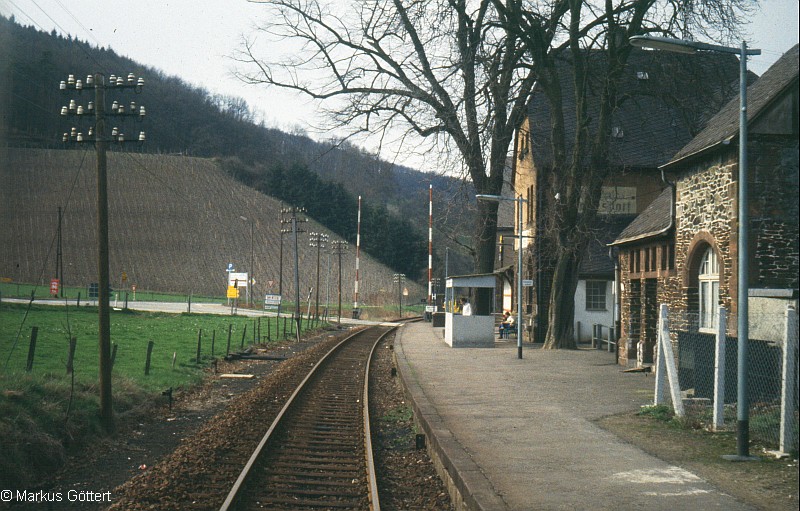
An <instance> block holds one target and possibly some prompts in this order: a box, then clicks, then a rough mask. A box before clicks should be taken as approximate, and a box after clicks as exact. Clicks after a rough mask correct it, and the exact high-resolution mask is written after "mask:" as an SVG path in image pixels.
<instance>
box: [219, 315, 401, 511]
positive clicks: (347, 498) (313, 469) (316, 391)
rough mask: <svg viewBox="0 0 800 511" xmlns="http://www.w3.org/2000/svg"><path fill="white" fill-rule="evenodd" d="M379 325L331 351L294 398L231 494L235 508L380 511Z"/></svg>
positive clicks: (228, 504)
mask: <svg viewBox="0 0 800 511" xmlns="http://www.w3.org/2000/svg"><path fill="white" fill-rule="evenodd" d="M392 330H393V328H392V327H383V326H376V327H371V328H368V329H365V330H362V331H360V332H358V333H355V334H353V335H352V336H349V337H348V338H346V339H345V340H344V341H342V342H341V343H339V344H338V345H337V346H336V347H335V348H334V349H332V350H331V351H330V352H329V353H328V354H327V355H326V356H325V357H324V358H323V359H322V360H321V361H320V362H319V363H317V364H316V365H315V366H314V367H313V369H312V370H311V372H310V373H309V374H308V376H306V378H305V379H304V380H303V382H302V383H301V385H300V386H299V387H298V388H297V389H296V390H295V391H294V393H293V394H292V396H291V397H290V398H289V400H288V401H287V403H286V404H285V405H284V407H283V409H282V410H281V411H280V413H279V414H278V416H277V417H276V419H275V421H274V422H273V423H272V425H271V426H270V427H269V429H268V431H267V433H266V434H265V435H264V437H263V438H262V439H261V442H260V443H259V444H258V447H257V448H256V449H255V451H254V453H253V454H252V456H251V457H250V459H249V460H248V462H247V464H246V465H245V468H244V469H243V470H242V472H241V474H240V475H239V478H238V479H237V481H236V483H235V484H234V486H233V488H232V489H231V491H230V492H229V494H228V496H227V498H226V500H225V502H224V503H223V505H222V507H221V508H220V510H221V511H227V510H233V509H237V510H238V509H275V510H281V509H294V510H300V509H315V510H320V509H323V510H324V509H331V510H346V509H357V510H366V509H371V510H372V511H378V510H379V509H380V504H379V502H378V491H377V484H376V480H375V470H374V466H373V462H372V447H371V443H370V442H371V440H370V432H369V413H368V406H367V403H369V399H368V390H367V388H368V384H367V383H368V381H369V377H368V372H369V361H370V359H371V357H372V352H373V351H374V348H375V346H376V345H377V343H378V342H379V341H380V340H381V339H382V338H383V337H384V336H385V335H387V334H388V333H389V332H391V331H392Z"/></svg>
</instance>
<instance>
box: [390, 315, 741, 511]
mask: <svg viewBox="0 0 800 511" xmlns="http://www.w3.org/2000/svg"><path fill="white" fill-rule="evenodd" d="M442 330H443V329H441V328H432V327H431V325H430V323H425V322H423V323H415V324H409V325H405V326H403V327H402V328H401V330H400V332H399V333H398V340H397V341H396V354H397V359H398V367H399V371H400V373H401V376H402V378H403V380H404V381H405V382H406V383H407V385H408V386H409V389H410V392H411V393H412V397H413V400H414V401H415V408H416V411H417V413H418V416H419V414H422V415H423V416H424V422H425V425H424V426H425V428H426V433H427V435H428V437H429V442H430V443H431V446H432V447H433V448H434V449H436V450H439V451H440V452H441V454H442V456H443V460H442V463H443V464H444V466H445V467H446V468H447V469H448V470H450V472H451V473H452V472H458V474H459V475H458V476H457V477H455V478H454V479H457V481H456V482H455V483H454V484H455V485H456V486H459V487H460V488H461V491H462V492H465V493H466V495H464V500H465V502H466V503H467V504H466V506H465V507H466V508H468V509H485V510H491V511H495V510H497V511H500V510H503V509H510V510H576V509H577V510H583V509H587V510H589V509H591V510H604V509H608V510H612V509H613V510H627V509H630V510H647V511H653V510H664V511H676V510H684V509H687V510H709V509H724V510H745V509H751V508H750V507H748V506H746V505H744V504H742V503H740V502H738V501H736V500H735V499H734V498H733V497H731V496H729V495H727V494H723V493H721V492H720V491H719V490H717V489H715V488H714V487H712V486H711V485H709V484H708V483H707V482H705V481H704V480H702V479H701V478H699V477H698V476H696V475H695V474H692V473H691V472H688V471H686V470H684V469H682V468H679V467H676V466H673V465H670V464H668V463H665V462H663V461H661V460H659V459H657V458H655V457H653V456H650V455H648V454H646V453H645V452H643V451H642V450H640V449H639V448H637V447H635V446H633V445H630V444H628V443H625V442H624V441H622V440H620V439H619V438H618V437H616V436H615V435H613V434H611V433H609V432H607V431H605V430H603V429H601V428H599V427H598V426H597V425H596V423H595V422H594V421H595V419H598V418H600V417H603V416H606V415H612V414H616V413H622V412H625V411H629V410H635V409H638V408H639V407H640V406H641V405H643V404H649V403H651V402H652V396H653V385H654V380H653V378H652V376H650V377H648V376H645V375H644V374H642V373H623V372H622V371H621V368H620V367H619V366H618V365H616V364H615V363H614V359H613V358H612V355H610V354H608V353H607V352H604V351H598V350H589V349H583V350H578V351H571V350H570V351H566V350H561V351H558V350H553V351H551V350H548V351H544V350H540V349H532V348H528V347H527V346H526V347H525V348H524V351H523V359H522V360H519V359H518V358H517V350H516V341H514V340H511V341H510V342H508V341H505V342H502V343H498V344H497V345H496V346H495V348H460V349H453V348H450V347H449V346H447V345H446V344H445V343H444V340H443V339H442Z"/></svg>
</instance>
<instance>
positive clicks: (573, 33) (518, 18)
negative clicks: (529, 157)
mask: <svg viewBox="0 0 800 511" xmlns="http://www.w3.org/2000/svg"><path fill="white" fill-rule="evenodd" d="M754 3H755V2H753V1H751V0H729V1H725V0H700V1H692V0H687V1H681V0H674V1H669V0H664V1H661V0H605V1H594V2H593V1H585V0H555V1H552V2H545V3H542V4H539V3H535V2H525V1H522V0H510V1H506V2H502V1H500V0H497V1H495V5H496V7H497V9H498V11H499V12H500V13H501V16H502V17H503V18H504V19H505V20H506V21H507V22H508V24H509V25H508V27H509V28H508V31H509V33H514V32H516V34H517V35H518V36H519V39H520V41H521V42H522V44H523V45H524V47H525V49H526V51H527V52H528V55H529V56H530V67H531V68H532V69H533V70H534V75H535V76H536V77H537V79H538V89H539V90H541V92H542V94H543V95H544V97H545V98H546V102H547V106H548V108H549V112H550V129H551V136H550V142H551V146H552V147H551V148H549V149H550V151H551V158H552V159H551V163H550V167H549V168H548V169H547V170H549V172H548V176H547V178H548V183H547V186H548V187H549V190H548V193H546V194H544V196H545V197H546V199H545V201H544V204H543V211H540V213H539V214H543V215H544V218H545V219H546V220H545V233H546V234H545V236H546V237H547V243H548V249H550V250H552V254H551V257H552V259H553V261H554V267H553V279H552V284H551V288H550V289H551V294H550V298H549V312H548V331H547V335H546V339H545V348H574V347H575V342H574V337H573V336H572V325H573V317H574V295H575V290H576V287H577V283H578V266H579V264H580V262H581V259H582V257H583V255H584V253H585V251H586V247H587V245H588V243H589V242H590V241H591V239H592V236H591V232H592V226H593V225H594V224H595V223H596V220H597V210H598V204H599V200H600V192H601V187H602V184H603V182H604V180H605V179H606V178H607V177H608V175H609V173H611V172H613V171H614V170H615V169H616V168H617V167H615V166H614V165H612V164H611V162H610V160H609V151H608V148H609V146H610V143H609V140H610V136H611V119H612V115H613V113H614V110H615V108H616V107H617V106H618V105H619V101H620V99H621V98H620V93H621V91H620V90H619V85H620V80H621V77H622V72H623V70H624V68H625V65H626V63H627V61H628V57H629V55H630V53H631V50H632V47H631V46H630V44H629V43H628V39H629V38H630V37H631V36H633V35H638V34H642V33H654V32H655V33H661V34H668V35H677V36H680V37H692V35H693V34H701V35H702V36H704V37H714V38H716V39H719V38H723V39H725V38H728V37H731V36H733V35H736V30H737V28H738V27H739V26H740V25H741V22H742V18H741V16H742V15H743V14H744V13H747V12H748V7H749V6H750V5H751V4H754ZM512 25H516V29H513V28H510V27H511V26H512ZM559 60H561V61H562V62H563V61H568V62H569V65H567V66H564V65H559ZM565 73H567V74H568V76H569V75H571V80H565V76H562V75H564V74H565ZM590 88H594V92H592V93H590ZM598 90H599V93H598V92H597V91H598ZM566 94H573V98H572V101H571V102H570V103H571V104H572V105H574V108H569V109H567V108H565V101H564V99H565V95H566ZM590 102H591V103H592V104H590ZM573 115H574V117H572V118H570V117H569V116H573ZM553 197H557V199H553Z"/></svg>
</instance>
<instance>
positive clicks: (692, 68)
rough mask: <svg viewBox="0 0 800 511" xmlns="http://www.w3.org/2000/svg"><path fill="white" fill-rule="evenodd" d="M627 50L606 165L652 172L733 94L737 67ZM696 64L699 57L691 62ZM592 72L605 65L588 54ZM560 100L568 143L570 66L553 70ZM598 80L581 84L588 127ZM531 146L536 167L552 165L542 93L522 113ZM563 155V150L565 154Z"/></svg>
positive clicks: (563, 63) (724, 61)
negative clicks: (645, 169) (557, 70)
mask: <svg viewBox="0 0 800 511" xmlns="http://www.w3.org/2000/svg"><path fill="white" fill-rule="evenodd" d="M655 53H656V52H652V51H647V50H642V49H639V48H635V49H633V50H632V52H631V54H630V57H629V59H628V63H627V65H626V67H625V71H624V74H623V78H622V80H621V83H620V86H619V95H618V98H617V104H616V107H615V110H614V113H613V114H612V115H613V117H612V123H611V127H612V136H611V140H610V151H609V153H610V159H611V162H612V164H614V165H617V166H621V167H627V168H653V169H655V168H657V167H658V166H659V165H662V164H663V163H665V162H667V161H669V158H670V157H672V155H674V154H675V152H676V151H677V150H679V149H680V148H681V147H682V146H683V145H685V144H686V143H687V142H688V141H689V140H691V138H692V137H693V136H694V135H695V134H696V133H698V132H699V131H700V130H701V129H702V127H703V126H705V122H706V121H707V120H708V119H709V118H710V117H711V116H712V115H713V114H714V113H715V112H717V111H718V109H719V108H721V107H722V105H724V104H725V103H726V102H727V100H728V99H729V98H730V97H732V96H733V95H735V94H736V93H737V92H738V89H737V86H736V84H737V83H738V72H739V64H738V60H737V59H736V57H735V56H733V55H730V56H728V57H729V58H720V57H719V56H716V55H715V56H714V57H716V58H713V59H712V58H708V56H698V55H679V54H665V53H662V54H658V55H656V54H655ZM698 57H700V58H698ZM588 58H589V60H590V62H591V64H590V65H591V66H592V67H593V68H595V69H598V68H602V67H603V66H605V58H606V56H605V54H604V53H603V52H591V53H590V54H589V57H588ZM557 67H558V69H559V78H560V82H561V88H562V94H563V98H562V100H563V108H564V121H565V132H566V133H565V134H566V138H567V143H568V144H571V142H572V141H573V140H574V136H575V97H574V94H573V92H572V91H573V90H574V85H573V74H572V71H571V70H572V66H571V64H570V62H569V60H568V59H562V60H560V61H559V63H558V66H557ZM602 85H603V83H602V81H601V80H595V81H592V82H590V83H589V84H588V85H587V94H588V101H587V108H588V116H589V118H590V128H592V127H594V126H596V123H597V118H598V116H599V101H598V99H599V97H600V95H601V92H602ZM528 116H529V120H530V123H529V124H530V126H531V134H530V135H531V137H530V138H531V146H532V148H533V157H534V158H536V160H537V164H539V165H540V166H547V165H549V164H550V163H551V162H552V149H551V142H550V141H551V136H552V132H551V123H550V107H549V104H548V102H547V101H546V100H545V96H544V94H541V93H539V94H535V95H534V98H533V101H531V103H530V105H529V109H528ZM570 150H571V148H570V147H567V151H570Z"/></svg>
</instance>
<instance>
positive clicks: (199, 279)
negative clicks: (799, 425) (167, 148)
mask: <svg viewBox="0 0 800 511" xmlns="http://www.w3.org/2000/svg"><path fill="white" fill-rule="evenodd" d="M0 156H2V157H0V162H2V163H0V203H2V207H1V208H0V240H2V243H0V277H4V278H11V279H13V280H14V281H16V282H35V283H38V284H41V285H42V286H44V288H43V290H42V293H46V291H47V285H48V283H49V281H50V278H51V277H53V274H54V269H55V260H56V259H55V258H56V246H55V239H56V231H57V219H58V207H59V206H61V207H62V209H63V212H64V213H63V224H62V225H63V226H62V247H63V248H62V253H63V261H64V281H65V284H66V285H77V286H86V285H88V284H89V283H90V282H96V280H97V279H96V273H97V271H96V246H97V241H96V182H95V156H94V151H92V150H76V151H66V150H46V149H8V150H5V151H4V153H3V154H2V155H0ZM108 180H109V186H108V188H109V238H110V239H109V243H110V257H109V259H110V272H111V281H112V286H114V287H115V288H117V289H120V288H123V287H124V286H123V283H122V282H121V276H122V273H123V272H125V273H126V274H127V277H128V280H127V285H128V286H129V285H136V286H137V288H138V289H140V290H161V291H175V292H180V293H189V292H192V293H195V294H200V293H202V294H214V295H221V294H224V292H225V286H226V273H225V269H226V268H227V265H228V263H233V264H234V265H235V267H236V269H237V270H239V271H247V269H248V266H249V264H250V258H251V242H250V232H251V228H250V221H251V220H252V221H253V234H254V236H253V245H252V247H253V253H254V261H255V278H256V280H257V284H256V288H255V289H256V296H261V295H263V294H264V293H265V292H267V291H272V292H277V286H278V281H279V266H280V265H279V261H280V229H281V225H280V218H281V214H280V209H281V204H280V203H279V202H278V201H277V200H275V199H273V198H271V197H268V196H266V195H263V194H261V193H258V192H257V191H255V190H253V189H251V188H248V187H246V186H244V185H242V184H241V183H238V182H237V181H235V180H234V179H233V178H231V177H230V176H229V175H227V174H226V173H225V172H224V171H223V170H222V169H221V168H220V166H219V165H218V163H217V162H215V161H213V160H211V159H204V158H194V157H187V156H163V155H161V156H156V155H148V154H139V153H109V154H108ZM355 214H356V212H355V211H353V215H355ZM241 216H244V217H246V218H247V219H248V220H247V221H245V220H243V219H241V218H240V217H241ZM303 229H304V230H305V231H307V232H313V231H317V232H329V231H327V230H326V229H325V228H324V227H322V226H321V225H319V224H318V223H316V222H314V221H313V220H309V222H308V223H307V224H305V225H303ZM369 235H370V233H369V231H368V230H363V231H362V237H367V236H369ZM299 239H300V241H299V243H298V248H299V261H300V288H301V290H303V292H304V293H305V292H307V290H308V289H309V288H310V287H314V285H315V282H316V261H317V259H316V255H317V254H316V249H315V248H311V247H309V243H308V235H307V234H301V235H300V237H299ZM334 239H340V238H338V237H336V236H332V237H331V240H334ZM290 241H291V236H285V237H284V265H283V279H284V280H283V282H284V294H285V295H286V294H288V293H290V292H291V293H293V267H292V256H293V251H292V246H291V243H290ZM321 266H322V269H321V286H320V287H321V288H322V289H323V290H324V288H325V287H324V286H325V284H324V282H325V276H326V270H327V257H326V256H324V255H323V256H322V258H321ZM331 266H332V268H331V274H330V275H331V301H332V302H335V297H336V279H337V277H338V269H337V265H336V261H335V260H332V261H331ZM360 266H361V268H360V301H361V302H363V303H365V304H370V305H377V304H384V303H389V304H391V303H395V302H396V297H397V294H396V289H397V287H396V285H395V284H393V273H394V272H393V270H391V269H389V268H386V267H385V266H383V265H380V264H378V263H376V262H375V260H374V259H373V258H371V257H370V256H368V255H365V254H363V253H362V254H361V265H360ZM354 279H355V247H354V246H352V245H351V246H349V247H348V249H347V251H346V252H345V255H344V256H343V258H342V291H343V293H342V294H343V297H342V301H343V302H345V303H347V302H352V299H353V283H354ZM269 280H272V281H274V285H273V288H272V289H267V288H268V281H269ZM408 287H409V292H410V295H409V300H414V301H419V299H421V298H422V297H424V295H425V293H426V291H425V290H424V289H422V287H420V286H419V285H416V284H414V283H413V282H408ZM289 296H291V295H289ZM323 296H324V293H323Z"/></svg>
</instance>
